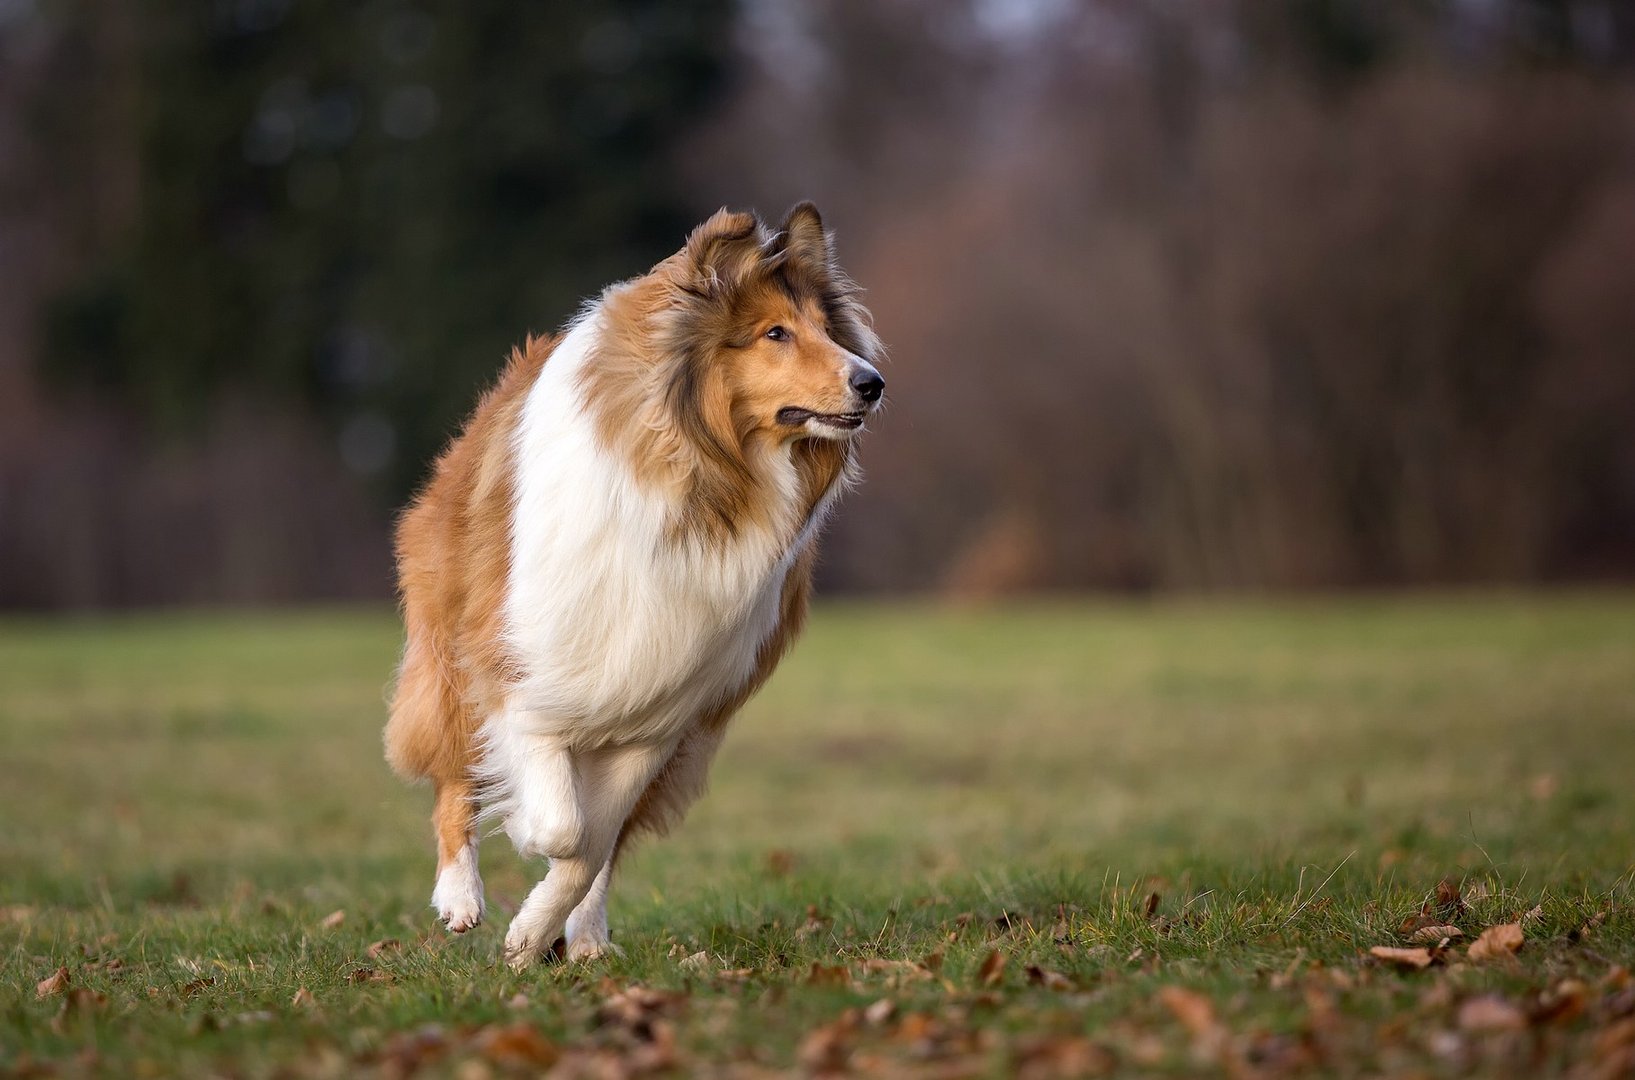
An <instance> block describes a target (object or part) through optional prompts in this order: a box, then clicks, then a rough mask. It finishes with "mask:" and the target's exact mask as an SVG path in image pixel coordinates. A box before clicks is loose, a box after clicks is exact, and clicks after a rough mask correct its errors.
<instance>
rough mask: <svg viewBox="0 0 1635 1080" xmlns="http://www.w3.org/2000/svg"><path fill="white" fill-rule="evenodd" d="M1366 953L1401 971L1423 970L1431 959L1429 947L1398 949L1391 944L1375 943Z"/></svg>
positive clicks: (1429, 964) (1428, 965)
mask: <svg viewBox="0 0 1635 1080" xmlns="http://www.w3.org/2000/svg"><path fill="white" fill-rule="evenodd" d="M1368 955H1370V956H1372V957H1374V958H1375V959H1376V960H1381V961H1384V962H1385V963H1387V964H1390V965H1391V966H1392V967H1395V968H1400V969H1401V970H1403V971H1423V970H1424V969H1425V968H1428V967H1430V966H1431V962H1432V960H1433V957H1432V956H1431V950H1429V949H1426V948H1417V949H1399V948H1396V947H1395V946H1392V945H1375V946H1374V947H1373V948H1372V949H1369V950H1368Z"/></svg>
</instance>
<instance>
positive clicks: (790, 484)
mask: <svg viewBox="0 0 1635 1080" xmlns="http://www.w3.org/2000/svg"><path fill="white" fill-rule="evenodd" d="M880 356H881V345H880V341H879V339H878V338H877V337H876V336H875V334H874V330H873V327H872V319H871V317H870V315H869V313H868V311H867V310H866V309H865V308H864V307H863V306H862V304H861V302H860V301H859V299H858V289H857V288H856V286H854V285H853V284H852V282H851V281H850V280H849V279H848V278H847V277H846V275H845V274H844V273H842V271H841V270H840V269H839V267H838V266H837V265H836V264H835V261H834V257H833V253H832V250H831V241H830V237H829V235H828V234H827V233H826V232H825V231H824V227H823V222H822V220H821V219H820V218H819V216H818V213H817V210H816V209H815V208H813V207H812V206H811V205H810V204H804V203H803V204H801V205H799V206H797V207H795V208H794V209H793V210H792V211H790V213H789V215H788V217H787V218H786V219H785V220H784V222H783V223H782V225H780V226H778V227H776V228H772V227H770V226H769V225H768V224H766V223H763V222H762V221H761V220H759V219H758V218H757V217H755V216H754V215H753V214H748V213H729V212H727V211H725V210H723V211H721V212H720V213H717V214H716V215H715V216H714V217H712V218H710V220H708V221H707V222H705V223H704V224H703V225H701V226H700V227H699V228H698V229H697V230H695V231H694V232H693V234H692V235H691V236H690V237H688V239H687V242H686V244H685V246H683V247H682V249H681V250H680V251H679V252H677V253H676V254H674V255H672V256H671V257H670V258H668V259H665V260H664V261H663V262H661V263H659V264H658V265H657V266H655V267H654V268H653V269H652V270H651V271H649V272H648V273H647V274H645V275H643V276H641V277H637V278H633V279H631V280H629V281H625V282H622V283H620V284H617V285H613V286H611V287H610V288H608V289H607V290H606V291H605V292H604V293H603V294H602V295H601V296H600V297H599V298H598V299H596V300H595V301H593V302H591V303H590V304H588V305H587V306H586V307H585V308H584V310H583V311H582V312H581V313H580V314H579V316H578V317H577V318H576V319H574V320H573V321H572V322H571V323H570V324H569V325H568V326H567V328H566V329H565V330H564V331H562V332H561V333H560V334H558V335H556V336H554V337H551V338H546V339H534V338H530V339H529V340H528V341H527V343H526V345H525V347H523V348H520V349H517V350H515V351H514V352H513V353H512V355H511V359H510V362H509V363H508V364H507V365H506V367H505V370H504V372H503V374H501V376H500V378H499V381H498V383H497V384H496V385H495V386H494V387H493V388H492V389H491V390H489V391H488V393H487V394H486V395H484V397H483V398H482V400H481V402H480V403H479V404H478V406H477V408H476V411H475V412H474V413H473V414H472V416H471V418H470V420H469V421H468V422H467V424H466V426H465V429H464V431H463V433H462V434H461V435H460V436H459V437H458V438H456V439H455V440H454V442H453V443H451V444H450V445H449V447H448V448H447V450H445V451H444V453H443V455H442V456H441V457H440V458H439V459H438V461H437V464H436V466H435V469H434V471H433V474H432V477H431V479H430V481H429V482H428V483H427V484H426V486H425V488H424V489H423V490H422V491H421V492H420V494H419V495H418V497H417V498H416V499H415V500H414V502H413V504H412V505H411V506H410V508H409V509H408V511H407V512H406V513H405V514H404V515H403V518H402V520H401V522H400V523H399V526H398V530H397V560H398V575H399V584H400V589H401V593H402V603H403V618H404V623H405V628H406V631H407V644H406V646H405V649H404V653H403V660H402V664H401V666H400V668H399V670H398V676H397V684H396V689H395V692H394V695H393V699H392V705H391V716H390V719H389V720H388V721H387V724H386V756H387V760H388V761H390V762H391V764H392V766H393V768H395V769H396V770H397V771H398V772H399V773H400V774H402V775H403V776H405V777H408V778H413V779H422V778H423V779H429V780H430V781H431V782H432V784H433V786H434V788H435V791H436V806H435V809H434V810H433V813H432V824H433V827H434V830H435V832H436V837H437V880H436V886H435V888H434V890H433V892H432V904H433V906H434V907H436V909H437V911H438V914H439V915H440V916H441V917H442V919H443V921H444V922H445V923H446V924H447V926H448V928H449V929H450V930H452V931H454V932H455V933H461V932H464V931H466V930H469V929H471V928H472V927H474V926H476V925H477V924H478V923H479V922H480V921H481V920H482V917H483V912H484V904H483V885H482V879H481V878H480V877H479V876H478V872H477V827H478V823H479V820H480V819H484V818H488V817H493V818H496V819H498V820H499V821H501V822H502V823H503V825H504V830H505V832H506V834H507V835H508V836H509V837H510V838H511V841H512V843H514V844H515V845H516V848H517V850H518V851H519V852H521V853H522V854H523V855H525V856H543V857H545V858H547V859H549V860H550V869H549V872H548V873H547V874H546V876H545V878H544V879H543V880H541V881H540V882H539V884H538V885H536V886H535V887H534V889H533V890H532V891H531V892H530V893H529V895H528V898H527V899H526V900H525V901H524V902H523V904H522V907H521V908H520V909H519V910H518V912H517V915H516V918H515V919H514V920H512V923H511V927H510V930H509V931H508V932H507V934H506V936H505V957H506V960H507V961H508V962H509V963H511V964H512V965H513V966H522V965H525V964H528V963H531V962H533V961H536V960H538V959H540V958H541V957H542V956H544V955H545V954H546V952H547V951H548V950H550V949H551V948H552V946H553V944H555V943H556V942H557V940H558V938H559V937H561V936H563V935H564V934H565V937H566V956H567V958H568V959H570V960H574V959H581V958H589V957H594V956H598V955H600V954H602V953H603V952H605V951H607V950H609V949H611V948H612V946H611V944H610V942H609V938H608V928H607V893H608V884H609V879H610V877H611V875H612V872H613V865H614V861H615V859H616V858H617V856H618V853H619V851H620V849H621V848H622V847H623V846H624V845H625V844H626V843H627V842H628V841H629V839H630V838H631V837H632V836H633V835H635V834H637V833H639V832H642V831H643V830H652V831H660V832H662V831H663V830H664V829H665V828H667V827H668V826H670V825H671V824H673V823H674V822H675V821H677V820H678V819H679V818H680V817H681V815H682V814H683V813H684V811H685V810H686V809H687V807H688V805H689V804H690V803H691V802H692V801H693V800H695V799H696V798H697V797H698V796H699V795H700V794H701V793H702V791H703V788H704V783H705V776H706V773H707V771H708V769H709V765H710V760H711V758H712V757H713V756H714V754H715V750H716V747H717V746H718V745H719V744H720V742H721V738H722V735H723V732H724V729H725V727H726V725H727V722H728V720H730V719H731V717H732V715H733V714H734V713H735V712H736V711H737V710H738V708H739V707H740V706H741V705H742V704H743V703H744V701H745V700H746V699H747V698H748V697H749V696H750V695H751V694H753V693H754V692H755V691H756V689H758V688H759V687H760V685H761V684H762V683H763V682H764V681H765V680H766V678H767V676H768V675H770V674H771V673H772V669H773V668H774V667H775V666H777V663H778V661H779V659H780V658H781V657H782V656H783V654H784V651H785V650H786V649H787V648H788V647H789V645H790V643H791V641H792V640H793V638H794V637H795V635H796V633H797V632H798V631H799V629H800V627H801V623H802V621H803V619H804V617H805V614H806V605H807V595H808V592H809V590H810V587H811V576H812V563H813V555H814V545H815V541H816V536H817V532H818V530H819V528H820V526H821V525H822V523H823V519H824V516H825V515H826V514H827V513H828V511H829V509H830V506H831V504H832V503H833V501H834V499H835V496H836V495H837V494H838V493H839V492H840V491H841V489H842V488H844V487H845V486H846V485H847V484H848V483H850V482H851V481H852V480H853V479H854V478H855V475H856V473H855V465H854V461H853V455H854V451H855V446H856V438H857V435H858V433H859V432H860V431H861V430H862V429H863V425H864V421H865V419H866V418H867V417H868V416H869V414H870V413H871V412H872V411H873V410H874V409H875V408H876V407H877V406H878V405H879V403H880V400H881V394H882V392H883V391H884V388H885V382H884V380H882V379H881V377H880V373H879V371H877V370H876V368H875V363H876V362H877V361H878V360H879V358H880Z"/></svg>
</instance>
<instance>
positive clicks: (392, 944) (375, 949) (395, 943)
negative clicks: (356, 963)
mask: <svg viewBox="0 0 1635 1080" xmlns="http://www.w3.org/2000/svg"><path fill="white" fill-rule="evenodd" d="M401 948H403V942H401V941H399V940H398V939H397V938H382V939H381V940H379V941H376V942H373V943H371V944H370V946H369V947H368V948H367V949H365V950H364V952H365V953H366V954H367V955H368V957H369V959H371V960H378V959H380V955H381V954H382V953H389V952H397V951H398V950H399V949H401Z"/></svg>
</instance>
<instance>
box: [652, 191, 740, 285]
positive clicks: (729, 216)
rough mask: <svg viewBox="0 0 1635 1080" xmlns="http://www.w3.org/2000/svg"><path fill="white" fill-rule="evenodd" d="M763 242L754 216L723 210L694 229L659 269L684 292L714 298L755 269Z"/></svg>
mask: <svg viewBox="0 0 1635 1080" xmlns="http://www.w3.org/2000/svg"><path fill="white" fill-rule="evenodd" d="M764 239H765V237H764V235H763V232H762V229H761V223H760V221H759V220H758V219H757V218H756V217H755V215H754V214H749V213H744V212H742V211H733V210H728V209H726V208H725V207H723V208H722V209H720V210H717V211H716V212H715V213H714V214H712V215H711V216H710V219H709V220H708V221H706V222H704V224H702V225H700V226H699V227H698V228H696V229H694V230H693V232H692V235H691V236H689V237H687V243H686V244H684V245H682V248H681V250H680V251H678V252H676V253H675V254H674V255H672V256H670V257H669V258H668V259H666V260H664V262H662V263H660V264H659V268H660V269H663V270H665V271H666V272H668V274H669V276H670V279H671V280H672V281H673V282H674V283H675V284H676V286H677V287H678V288H680V289H682V290H683V291H684V292H688V293H691V294H693V295H695V296H705V297H713V296H717V295H719V294H720V293H721V292H722V291H723V290H724V289H726V288H728V287H730V286H731V285H732V284H733V283H735V282H737V281H740V280H742V279H743V278H744V276H745V275H746V274H748V273H749V272H750V271H751V270H752V269H754V268H755V266H756V264H757V263H758V262H759V261H760V260H761V257H762V255H763V249H762V246H761V245H762V242H763V240H764Z"/></svg>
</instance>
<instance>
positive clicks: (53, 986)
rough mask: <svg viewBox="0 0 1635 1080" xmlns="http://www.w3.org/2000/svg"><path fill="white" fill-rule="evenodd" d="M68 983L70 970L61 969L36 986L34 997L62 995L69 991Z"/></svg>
mask: <svg viewBox="0 0 1635 1080" xmlns="http://www.w3.org/2000/svg"><path fill="white" fill-rule="evenodd" d="M68 981H69V975H68V969H67V968H65V967H60V968H58V969H57V970H56V971H53V972H52V973H51V974H49V975H47V976H46V977H45V978H43V979H41V980H40V981H39V982H37V983H35V984H34V996H35V997H43V998H45V997H50V996H51V995H52V994H60V993H62V992H63V991H64V990H66V989H68ZM25 985H26V984H25Z"/></svg>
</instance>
